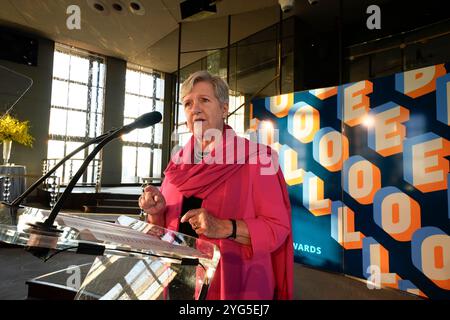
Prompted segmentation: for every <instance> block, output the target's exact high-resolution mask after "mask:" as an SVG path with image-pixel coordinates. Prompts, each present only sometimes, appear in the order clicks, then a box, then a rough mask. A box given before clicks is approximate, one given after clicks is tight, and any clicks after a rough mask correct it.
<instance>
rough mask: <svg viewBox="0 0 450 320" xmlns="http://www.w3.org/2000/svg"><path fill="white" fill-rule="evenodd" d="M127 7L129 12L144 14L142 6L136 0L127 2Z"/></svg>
mask: <svg viewBox="0 0 450 320" xmlns="http://www.w3.org/2000/svg"><path fill="white" fill-rule="evenodd" d="M129 9H130V11H131V13H133V14H137V15H139V16H143V15H144V14H145V8H144V6H143V5H142V3H140V2H139V1H137V0H132V1H130V2H129Z"/></svg>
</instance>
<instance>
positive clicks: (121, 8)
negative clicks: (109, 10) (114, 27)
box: [112, 3, 123, 11]
mask: <svg viewBox="0 0 450 320" xmlns="http://www.w3.org/2000/svg"><path fill="white" fill-rule="evenodd" d="M112 7H113V9H114V10H116V11H122V10H123V7H122V5H121V4H120V3H113V5H112Z"/></svg>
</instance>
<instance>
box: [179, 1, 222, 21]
mask: <svg viewBox="0 0 450 320" xmlns="http://www.w3.org/2000/svg"><path fill="white" fill-rule="evenodd" d="M180 11H181V20H185V21H191V20H199V19H203V18H206V17H209V16H211V15H214V14H216V13H217V8H216V1H215V0H184V1H183V2H181V3H180Z"/></svg>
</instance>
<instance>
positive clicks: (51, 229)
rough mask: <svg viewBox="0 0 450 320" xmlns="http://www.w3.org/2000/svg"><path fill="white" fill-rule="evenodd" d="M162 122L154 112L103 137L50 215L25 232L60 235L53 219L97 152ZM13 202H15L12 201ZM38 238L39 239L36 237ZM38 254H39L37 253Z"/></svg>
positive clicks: (33, 224)
mask: <svg viewBox="0 0 450 320" xmlns="http://www.w3.org/2000/svg"><path fill="white" fill-rule="evenodd" d="M161 120H162V115H161V113H159V112H157V111H154V112H149V113H146V114H144V115H142V116H140V117H139V118H137V119H136V120H135V121H134V122H132V123H130V124H127V125H125V126H123V127H121V128H119V129H116V130H113V131H112V132H111V133H109V134H107V135H106V137H103V136H101V137H103V139H102V140H101V141H100V142H99V143H98V145H97V146H96V147H95V148H94V150H93V151H92V152H91V153H90V154H89V155H88V156H87V157H86V159H85V160H84V161H83V163H82V165H81V166H80V168H79V169H78V171H77V172H76V173H75V175H74V176H73V178H72V179H71V180H70V181H69V184H68V185H67V187H66V189H65V190H64V192H63V193H62V194H61V196H60V198H59V199H58V201H57V202H56V203H55V206H54V207H53V208H52V211H51V212H50V215H49V216H48V218H47V219H46V220H45V221H44V222H36V223H32V224H31V223H30V224H29V228H28V229H27V231H28V232H29V233H31V234H33V235H36V236H39V235H44V236H47V237H48V236H54V237H58V236H59V235H60V233H61V232H62V231H61V230H59V229H58V228H57V227H56V226H54V225H53V223H54V222H55V219H56V217H57V215H58V213H59V211H60V210H61V208H62V205H63V203H64V201H65V200H66V198H67V197H68V195H69V194H70V193H71V192H72V190H73V188H74V187H75V184H76V183H77V182H78V179H79V178H80V177H81V176H82V175H83V173H84V171H85V170H86V168H87V166H88V165H89V163H90V162H91V161H92V159H94V158H95V156H96V155H97V153H98V152H100V150H101V149H102V148H103V147H104V146H105V145H106V144H107V143H109V142H110V141H112V140H114V139H116V138H118V137H119V136H121V135H123V134H127V133H129V132H130V131H133V130H135V129H142V128H146V127H149V126H152V125H155V124H157V123H158V122H160V121H161ZM14 202H15V201H14ZM37 238H39V237H37ZM39 254H40V253H39Z"/></svg>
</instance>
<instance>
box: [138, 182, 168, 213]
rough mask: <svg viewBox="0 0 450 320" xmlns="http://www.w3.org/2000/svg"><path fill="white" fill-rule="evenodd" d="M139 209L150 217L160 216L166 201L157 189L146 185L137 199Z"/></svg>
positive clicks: (164, 208)
mask: <svg viewBox="0 0 450 320" xmlns="http://www.w3.org/2000/svg"><path fill="white" fill-rule="evenodd" d="M139 207H140V208H141V209H142V210H144V212H146V213H148V214H150V215H161V214H163V213H164V211H165V210H166V200H165V199H164V196H163V195H162V193H161V191H159V189H158V188H157V187H154V186H152V185H148V186H146V187H145V189H144V193H143V194H142V195H141V196H140V197H139Z"/></svg>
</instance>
